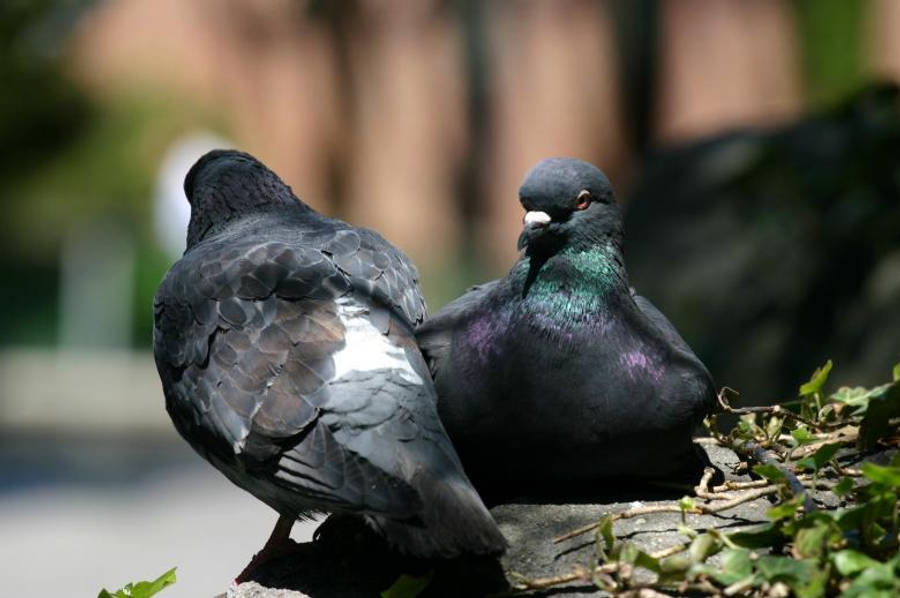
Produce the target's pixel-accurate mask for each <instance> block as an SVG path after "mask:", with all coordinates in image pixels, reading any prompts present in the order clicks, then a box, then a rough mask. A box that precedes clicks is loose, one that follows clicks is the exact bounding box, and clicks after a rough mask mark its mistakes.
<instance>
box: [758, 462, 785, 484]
mask: <svg viewBox="0 0 900 598" xmlns="http://www.w3.org/2000/svg"><path fill="white" fill-rule="evenodd" d="M753 472H754V473H756V475H758V476H761V477H764V478H766V479H767V480H769V481H770V482H772V483H773V484H777V483H778V482H783V481H784V479H785V475H784V472H783V471H782V470H781V469H780V468H778V467H776V466H774V465H772V464H771V463H761V464H759V465H754V466H753Z"/></svg>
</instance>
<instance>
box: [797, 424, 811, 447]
mask: <svg viewBox="0 0 900 598" xmlns="http://www.w3.org/2000/svg"><path fill="white" fill-rule="evenodd" d="M791 436H792V437H793V438H794V441H795V442H796V446H798V447H800V446H803V445H806V444H809V443H811V442H815V440H816V437H815V436H814V435H813V434H812V432H810V431H809V430H807V429H806V428H805V427H799V428H796V429H795V430H791Z"/></svg>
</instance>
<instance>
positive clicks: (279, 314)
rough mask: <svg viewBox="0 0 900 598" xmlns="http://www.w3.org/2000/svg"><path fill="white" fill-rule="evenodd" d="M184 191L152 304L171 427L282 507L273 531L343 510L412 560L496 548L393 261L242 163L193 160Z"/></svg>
mask: <svg viewBox="0 0 900 598" xmlns="http://www.w3.org/2000/svg"><path fill="white" fill-rule="evenodd" d="M184 188H185V193H186V195H187V198H188V201H189V202H190V204H191V221H190V225H189V228H188V239H187V251H186V252H185V254H184V256H183V257H182V258H181V260H180V261H178V262H177V263H176V264H175V265H174V266H173V267H172V269H171V270H170V271H169V273H168V274H167V275H166V277H165V279H164V280H163V282H162V284H161V285H160V287H159V290H158V291H157V294H156V298H155V300H154V341H153V346H154V354H155V356H156V364H157V368H158V370H159V375H160V378H161V379H162V384H163V390H164V392H165V397H166V409H167V410H168V412H169V415H170V416H171V418H172V421H173V422H174V424H175V427H176V429H177V430H178V432H179V433H180V434H181V435H182V436H183V437H184V438H185V440H187V441H188V443H190V445H191V446H192V447H193V448H194V449H195V450H196V451H197V452H198V453H200V455H202V456H203V457H204V458H206V459H207V460H208V461H209V462H210V463H212V464H213V465H214V466H216V467H217V468H218V469H219V470H220V471H221V472H222V473H224V474H225V475H226V476H227V477H228V478H229V479H230V480H231V481H232V482H234V483H235V484H237V485H238V486H240V487H241V488H243V489H245V490H247V491H248V492H250V493H252V494H253V495H255V496H256V497H257V498H259V499H260V500H262V501H263V502H265V503H266V504H268V505H269V506H271V507H272V508H274V509H275V510H276V511H278V513H280V515H281V519H279V525H278V526H276V532H277V533H278V534H279V535H280V536H282V537H284V538H286V536H287V533H289V531H290V527H291V524H292V523H293V521H294V520H296V519H297V518H303V517H306V516H309V515H310V514H313V513H317V512H333V513H341V514H348V513H349V514H352V515H359V516H361V517H363V518H364V519H365V520H366V521H367V522H368V523H369V524H370V526H371V527H373V528H374V529H375V530H376V531H378V532H379V533H380V534H382V535H383V536H384V537H385V538H386V539H387V541H388V542H389V543H390V544H391V545H393V546H394V547H395V548H396V549H398V550H399V551H400V552H402V553H404V554H407V555H410V556H414V557H423V558H431V557H453V556H456V555H459V554H462V553H475V554H492V553H497V552H501V551H502V550H503V549H504V547H505V542H504V539H503V536H502V535H501V533H500V531H499V530H498V529H497V526H496V524H495V523H494V521H493V519H492V518H491V516H490V514H489V513H488V511H487V510H486V509H485V507H484V504H483V503H482V501H481V499H480V498H479V497H478V495H477V493H476V492H475V490H474V489H473V488H472V486H471V484H470V483H469V481H468V480H467V478H466V476H465V474H464V473H463V470H462V466H461V465H460V461H459V458H458V457H457V455H456V453H455V451H454V449H453V446H452V445H451V444H450V441H449V440H448V438H447V435H446V433H445V431H444V428H443V427H442V425H441V422H440V420H439V419H438V415H437V411H436V407H435V402H436V396H435V391H434V387H433V385H432V382H431V378H430V376H429V373H428V368H427V366H426V364H425V362H424V360H423V358H422V355H421V353H420V352H419V350H418V348H417V346H416V342H415V337H414V335H413V327H414V325H415V324H416V323H418V322H421V321H422V319H423V318H424V316H425V304H424V301H423V299H422V295H421V293H420V291H419V287H418V279H417V277H418V274H417V272H416V269H415V268H414V267H413V265H412V264H411V263H410V262H409V260H408V259H407V258H406V256H405V255H403V253H401V252H400V251H399V250H398V249H396V248H395V247H393V246H392V245H390V244H389V243H388V242H387V241H385V240H384V239H383V238H382V237H381V236H379V235H378V234H377V233H374V232H372V231H369V230H366V229H360V228H354V227H352V226H350V225H348V224H346V223H344V222H341V221H339V220H333V219H330V218H326V217H324V216H321V215H320V214H317V213H316V212H315V211H313V210H312V209H311V208H309V207H308V206H306V205H305V204H304V203H303V202H301V201H300V200H299V199H297V197H296V196H294V194H293V193H292V192H291V190H290V188H289V187H288V186H287V185H285V184H284V183H283V182H282V181H281V180H280V179H279V178H278V176H277V175H275V174H274V173H273V172H272V171H270V170H269V169H268V168H266V167H265V166H264V165H263V164H261V163H260V162H259V161H257V160H256V159H254V158H253V157H252V156H249V155H247V154H244V153H239V152H235V151H219V150H217V151H213V152H210V153H208V154H206V155H205V156H203V157H202V158H200V160H199V161H198V162H197V163H196V164H195V165H194V166H193V167H192V168H191V170H190V172H189V173H188V175H187V178H186V179H185V183H184ZM279 529H280V531H278V530H279ZM274 536H275V533H273V538H274Z"/></svg>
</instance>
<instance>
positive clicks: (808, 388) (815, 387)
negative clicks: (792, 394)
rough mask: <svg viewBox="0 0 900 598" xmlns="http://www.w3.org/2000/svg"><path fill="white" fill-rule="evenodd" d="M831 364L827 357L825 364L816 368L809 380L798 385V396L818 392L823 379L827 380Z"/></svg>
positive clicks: (822, 384)
mask: <svg viewBox="0 0 900 598" xmlns="http://www.w3.org/2000/svg"><path fill="white" fill-rule="evenodd" d="M832 365H834V364H833V363H832V362H831V360H830V359H829V360H828V361H826V362H825V365H823V366H822V367H820V368H818V369H817V370H816V371H815V372H814V373H813V375H812V377H811V378H810V379H809V382H807V383H806V384H804V385H802V386H801V387H800V396H802V397H807V396H809V395H814V394H816V393H817V392H820V391H821V390H822V387H823V386H824V385H825V381H826V380H828V374H829V373H830V372H831V367H832Z"/></svg>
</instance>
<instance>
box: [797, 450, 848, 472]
mask: <svg viewBox="0 0 900 598" xmlns="http://www.w3.org/2000/svg"><path fill="white" fill-rule="evenodd" d="M840 448H841V445H840V444H837V443H834V444H825V445H822V446H821V447H819V449H818V450H817V451H816V452H815V453H813V454H812V455H811V456H809V457H806V458H805V459H800V460H799V461H797V465H798V466H799V467H805V468H806V469H811V470H813V471H819V469H820V468H821V467H822V466H823V465H825V464H826V463H828V462H829V461H831V458H832V457H834V455H835V454H836V453H837V452H838V450H839V449H840Z"/></svg>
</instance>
